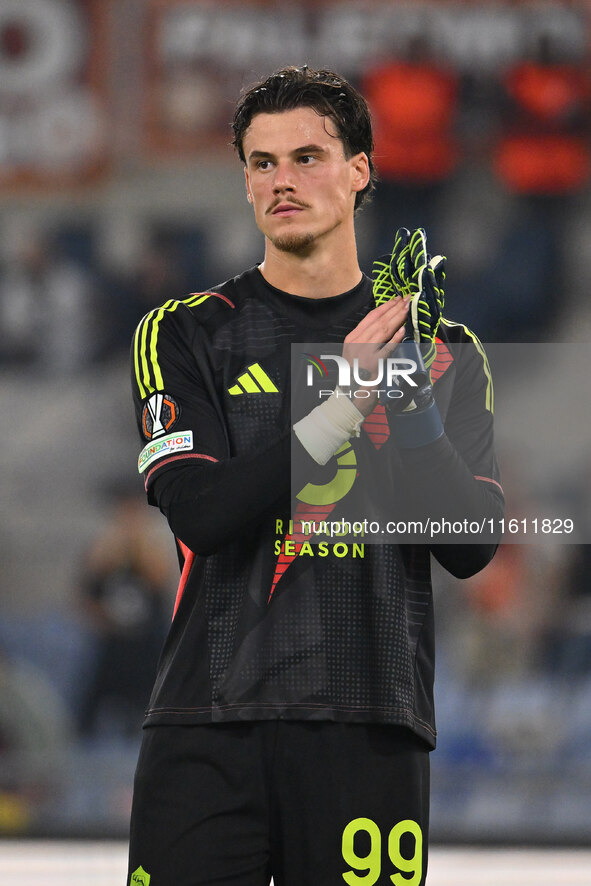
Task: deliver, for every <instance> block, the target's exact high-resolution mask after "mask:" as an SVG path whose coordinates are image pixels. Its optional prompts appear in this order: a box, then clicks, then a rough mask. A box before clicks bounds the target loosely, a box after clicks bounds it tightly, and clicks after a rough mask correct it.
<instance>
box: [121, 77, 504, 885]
mask: <svg viewBox="0 0 591 886" xmlns="http://www.w3.org/2000/svg"><path fill="white" fill-rule="evenodd" d="M233 126H234V135H235V142H234V143H235V146H236V148H237V151H238V154H239V156H240V158H241V159H242V161H243V162H244V168H245V176H246V193H247V199H248V200H249V202H250V203H251V204H252V206H253V210H254V215H255V219H256V222H257V224H258V226H259V228H260V229H261V231H262V233H263V234H264V236H265V254H264V260H263V261H262V263H261V264H260V265H258V266H257V267H254V268H251V269H250V270H248V271H246V272H245V273H244V274H242V275H240V276H239V277H236V278H235V279H233V280H230V281H228V282H226V283H224V284H223V285H220V286H216V287H215V288H214V290H212V291H210V292H206V293H197V294H194V295H193V296H191V297H190V298H188V299H186V300H185V301H183V302H180V301H174V300H173V301H170V302H168V303H166V304H165V305H164V306H163V307H162V308H160V309H158V310H155V311H152V312H151V313H149V314H148V315H147V316H146V317H145V318H144V319H143V320H142V322H141V323H140V325H139V327H138V330H137V333H136V336H135V339H134V345H133V360H132V363H133V373H132V375H133V386H134V395H135V402H136V411H137V417H138V423H139V428H140V433H141V435H142V440H143V442H144V444H145V445H144V449H143V450H142V453H141V455H140V460H139V469H140V472H141V473H142V474H143V476H144V478H145V482H146V489H147V493H148V499H149V501H150V503H151V504H153V505H156V506H158V507H159V508H160V509H161V511H162V512H163V514H165V516H166V517H167V519H168V521H169V524H170V527H171V529H172V531H173V533H174V535H175V537H176V540H177V546H178V549H179V556H180V561H181V569H182V575H181V581H180V586H179V592H178V595H177V603H176V607H175V615H174V619H173V622H172V626H171V629H170V633H169V636H168V639H167V642H166V645H165V648H164V651H163V655H162V658H161V661H160V666H159V671H158V676H157V680H156V685H155V687H154V691H153V694H152V698H151V701H150V706H149V709H148V712H147V716H146V721H145V727H146V729H145V733H144V740H143V745H142V750H141V754H140V759H139V762H138V769H137V773H136V782H135V794H134V806H133V813H132V822H131V848H130V868H129V882H130V883H144V884H147V883H148V882H149V883H150V884H151V886H160V884H166V886H170V884H173V883H174V884H175V886H197V884H213V883H215V884H219V886H222V884H233V886H242V884H244V886H258V884H261V886H263V884H268V883H269V881H270V878H271V877H273V879H274V882H275V886H296V884H297V886H317V884H338V883H343V882H347V883H349V884H356V883H365V884H367V886H372V884H374V883H391V882H394V883H396V884H398V886H403V884H405V883H411V884H413V886H420V884H423V883H424V882H425V876H426V862H427V849H426V845H427V829H428V791H429V751H430V750H431V749H432V748H433V747H434V743H435V725H434V717H433V699H432V683H433V624H432V604H431V584H430V573H429V558H430V553H431V552H432V553H434V555H435V556H436V557H437V558H438V559H439V560H440V562H441V563H442V564H443V565H444V566H446V567H447V568H448V569H450V570H451V571H452V572H453V573H454V574H457V575H469V574H471V573H473V572H475V571H477V570H478V569H480V568H482V567H483V566H484V565H485V564H486V562H488V560H489V559H490V557H491V556H492V554H493V552H494V549H495V545H494V544H493V543H490V544H488V543H486V544H485V543H480V544H473V545H437V546H435V545H433V546H432V547H431V548H429V546H428V545H427V544H404V545H402V544H396V543H391V544H379V545H376V544H371V545H369V544H368V545H365V546H363V545H342V544H341V545H338V546H337V545H333V546H331V545H327V544H325V545H321V544H315V543H314V542H313V541H312V542H310V541H309V540H302V536H301V535H299V536H298V533H297V529H294V528H293V526H292V524H291V523H290V516H292V514H293V509H292V507H291V500H290V459H291V457H292V453H293V454H294V456H297V458H296V462H297V464H298V468H297V471H298V472H299V474H300V475H301V480H302V481H303V482H306V481H307V480H310V481H311V482H312V481H313V485H315V486H321V487H322V486H323V485H324V486H326V485H329V484H330V483H331V482H333V481H332V479H331V478H334V477H335V476H336V475H335V463H336V462H338V459H340V458H341V456H340V455H338V456H337V458H335V453H340V452H341V447H342V446H343V445H345V446H347V447H350V446H351V443H350V441H353V443H352V450H351V451H353V452H354V453H357V455H354V456H353V458H355V459H358V461H356V462H355V463H356V464H358V470H356V471H354V474H355V476H356V475H357V474H359V475H361V474H363V473H365V475H369V473H370V471H371V466H372V464H373V463H374V462H375V464H376V465H377V464H379V466H380V468H379V469H380V471H381V472H383V473H382V474H381V475H380V476H381V477H383V484H382V485H384V486H385V487H386V488H387V489H388V490H391V495H392V496H398V493H399V492H400V494H401V495H402V494H403V492H402V491H403V490H405V491H404V496H405V498H406V500H409V501H411V500H412V495H411V497H410V498H409V496H408V489H409V488H410V489H411V490H412V491H413V494H414V493H416V494H417V495H419V496H420V497H423V496H424V495H426V496H427V499H428V497H429V495H430V490H431V489H435V490H436V492H437V495H438V496H443V497H444V498H445V497H447V499H448V500H449V499H450V498H453V500H454V501H455V502H459V503H460V504H461V506H462V507H464V506H465V508H467V509H468V510H469V511H470V512H474V513H476V512H478V513H479V514H482V515H483V516H486V517H489V518H490V519H494V518H495V517H496V515H498V514H499V513H500V512H501V509H502V492H501V491H500V487H499V486H498V482H497V479H496V465H495V459H494V455H493V452H492V417H491V411H490V399H488V400H487V395H489V394H490V386H489V378H488V377H487V375H486V364H485V357H484V356H483V352H482V349H481V346H480V345H479V343H477V342H476V340H474V339H473V337H471V334H470V333H468V332H467V331H466V330H464V328H463V327H459V326H457V325H455V324H451V325H450V326H449V327H448V326H445V327H443V326H442V328H441V331H440V334H439V338H440V339H442V340H444V341H451V340H454V341H461V342H464V343H465V347H466V348H468V352H467V353H466V356H465V357H462V358H461V359H458V360H456V361H455V363H454V361H453V359H452V356H451V351H449V349H448V351H447V353H448V355H449V357H450V365H451V364H453V365H451V368H450V369H449V370H448V371H447V372H445V373H443V375H442V378H441V379H440V381H439V382H438V384H437V385H435V389H437V388H438V387H439V388H440V390H441V392H442V393H441V396H440V397H439V401H440V402H438V403H435V401H434V400H433V397H432V394H431V388H430V386H429V385H425V384H424V378H425V374H424V373H423V376H422V379H423V381H422V382H421V383H420V384H418V385H416V387H417V388H419V389H420V393H421V397H419V396H418V395H415V396H414V399H413V400H412V402H410V403H408V398H406V400H405V412H401V411H400V410H398V412H397V411H396V410H395V409H394V408H392V410H391V412H392V415H391V417H388V419H387V421H388V424H386V423H385V421H384V423H383V424H382V437H381V443H383V445H381V443H380V444H377V443H376V442H375V439H374V440H372V439H371V436H370V434H369V433H366V431H365V428H364V422H365V421H366V419H367V417H368V416H369V417H370V419H371V417H374V416H375V415H376V414H378V412H379V411H381V413H382V414H383V417H384V419H385V418H386V413H385V412H384V406H383V404H381V403H378V398H377V395H376V394H375V393H372V392H371V390H370V392H369V396H365V397H357V396H356V394H357V393H358V392H359V390H360V387H359V386H357V383H355V384H353V385H352V386H351V388H350V389H349V390H340V389H335V393H334V394H333V395H332V396H331V397H330V398H329V399H328V400H326V401H325V402H323V403H322V404H321V405H319V406H316V407H314V408H313V409H311V410H310V411H309V412H308V413H306V414H303V415H302V416H301V417H300V416H298V420H297V421H296V422H295V427H294V428H292V427H291V417H290V409H289V390H290V348H289V346H290V344H291V343H293V342H311V343H314V342H317V343H324V342H328V343H333V345H337V344H339V343H341V345H342V356H344V357H345V358H346V360H347V361H348V363H349V365H354V361H355V359H357V361H358V365H357V368H358V370H359V373H361V374H363V373H375V371H376V368H377V367H378V366H379V361H380V360H384V359H386V358H387V357H388V356H389V355H391V354H392V353H394V352H395V349H396V348H397V347H398V346H399V345H400V343H401V342H402V340H403V338H405V337H408V332H409V330H411V331H412V330H414V332H417V330H418V328H419V325H420V324H419V321H420V318H421V317H423V314H424V316H425V317H426V318H427V325H429V324H430V322H431V320H430V313H429V312H430V311H431V312H432V313H433V315H435V314H436V313H437V312H438V305H439V307H440V303H439V302H438V301H437V299H435V300H433V298H431V299H430V300H429V299H428V298H426V296H425V293H426V292H427V290H429V292H430V293H431V296H432V295H433V292H437V293H439V294H440V289H439V288H438V283H440V282H441V275H440V276H439V277H436V275H435V271H434V270H433V269H432V268H431V269H427V264H426V255H425V250H424V248H423V249H422V252H421V248H418V247H417V243H418V244H419V247H420V246H421V243H422V245H423V247H424V238H423V239H421V236H422V235H421V236H419V237H418V238H417V236H415V235H413V238H411V240H412V243H413V244H414V246H413V248H414V252H413V253H412V255H411V252H409V250H410V248H411V243H410V242H407V239H408V238H405V237H404V236H403V237H402V238H400V237H399V238H398V240H397V244H398V247H397V248H398V254H397V265H396V268H397V270H396V269H395V272H394V276H395V277H396V280H398V282H399V283H400V284H401V285H403V284H404V283H405V282H406V283H408V285H409V286H410V288H411V289H412V286H413V285H414V284H416V282H417V281H419V283H418V287H417V285H415V289H416V292H415V298H414V301H413V300H412V299H409V298H403V297H395V298H391V299H386V300H384V301H383V303H382V304H380V305H379V306H378V307H375V300H374V295H373V292H372V284H371V281H370V280H369V279H368V278H367V277H365V276H364V275H363V274H362V273H361V270H360V268H359V264H358V261H357V251H356V244H355V230H354V213H355V209H356V208H357V207H358V206H359V205H360V204H361V203H362V202H363V200H364V198H365V197H366V196H367V194H368V193H369V191H370V190H371V188H372V187H373V178H374V176H373V164H372V160H371V149H372V136H371V124H370V117H369V113H368V109H367V105H366V103H365V101H364V100H363V98H362V97H361V96H360V95H359V93H357V92H356V90H354V89H353V88H352V87H351V86H350V85H349V84H348V83H347V82H346V81H344V80H342V79H341V78H340V77H338V76H337V75H336V74H333V73H331V72H326V71H320V72H316V71H312V70H309V69H308V68H307V67H304V68H301V69H296V68H289V69H286V70H284V71H280V72H278V73H276V74H274V75H272V76H271V77H269V78H268V79H267V80H265V81H264V82H262V83H260V84H258V85H257V86H255V87H253V88H252V89H251V90H249V91H248V92H247V93H246V94H245V95H243V96H242V98H241V100H240V102H239V105H238V107H237V109H236V113H235V116H234V123H233ZM411 251H412V250H411ZM419 254H420V255H422V256H424V258H425V262H424V263H423V264H421V261H422V259H421V258H420V255H419ZM405 261H406V265H405ZM413 263H414V264H413ZM415 265H417V267H418V268H419V270H420V273H418V274H416V273H415V270H417V268H416V267H415ZM406 266H408V269H407V274H408V275H409V279H408V280H407V279H406V277H405V271H404V268H405V267H406ZM430 267H431V266H430ZM388 273H389V272H388ZM410 277H412V279H410ZM388 280H389V281H390V282H392V284H394V282H396V281H395V280H394V277H389V278H388ZM423 280H424V282H425V287H424V289H423V288H422V281H423ZM413 281H414V282H413ZM427 284H429V285H427ZM419 297H420V299H422V301H420V303H419V302H418V301H417V298H419ZM380 300H381V299H380ZM409 304H412V305H413V307H411V308H410V309H409ZM417 305H419V309H420V311H423V314H421V313H417V310H415V309H416V308H417ZM424 312H426V313H424ZM439 320H440V317H439V316H438V317H436V318H435V317H434V321H435V322H434V324H433V328H437V326H438V324H439ZM416 337H419V338H420V336H418V335H417V336H416ZM475 342H476V343H475ZM431 344H433V341H431ZM417 359H418V361H419V362H420V359H419V358H417ZM456 363H457V364H458V365H456ZM419 376H420V373H418V374H417V377H419ZM364 377H369V376H364ZM371 377H372V378H373V377H374V375H372V376H371ZM458 387H459V388H460V389H461V391H460V393H462V394H463V395H465V397H466V399H467V400H468V402H469V403H470V410H471V411H470V413H469V419H470V420H469V421H468V422H466V421H463V420H462V415H463V413H462V410H461V409H460V404H459V394H458V395H456V394H457V391H456V389H457V388H458ZM365 393H367V391H366V392H365ZM442 415H443V417H442ZM444 420H445V428H446V430H445V431H444V424H443V422H444ZM390 425H391V427H392V433H389V431H390ZM384 437H385V438H386V440H385V442H383V439H384ZM367 466H369V468H368V467H367ZM366 468H367V469H366ZM337 475H338V471H337ZM349 476H352V475H351V474H349ZM353 485H356V484H355V483H354V484H353ZM357 485H358V484H357ZM297 489H301V484H299V483H298V484H297ZM296 491H297V490H296ZM304 497H305V496H304ZM400 500H402V499H400V498H397V501H400ZM409 874H410V877H409ZM390 878H392V879H390Z"/></svg>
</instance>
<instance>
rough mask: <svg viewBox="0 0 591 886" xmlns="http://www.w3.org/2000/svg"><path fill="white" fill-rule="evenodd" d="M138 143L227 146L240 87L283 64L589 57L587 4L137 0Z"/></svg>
mask: <svg viewBox="0 0 591 886" xmlns="http://www.w3.org/2000/svg"><path fill="white" fill-rule="evenodd" d="M145 4H146V5H145V6H144V10H145V13H146V23H145V24H146V27H145V29H144V34H145V37H144V40H145V43H144V64H145V69H144V83H145V87H146V91H145V104H144V125H143V130H144V143H145V145H146V148H147V150H148V153H152V154H153V155H154V154H156V155H157V154H159V153H160V154H164V155H165V156H169V157H170V156H171V155H183V154H184V153H188V152H191V151H194V150H195V149H199V148H200V147H221V146H224V145H226V146H227V145H228V142H229V141H230V136H231V133H230V128H229V125H228V124H229V120H230V118H231V114H232V109H233V106H234V102H235V100H236V96H237V95H238V93H239V91H240V88H241V87H243V86H248V85H249V84H251V83H253V82H255V81H257V80H258V79H259V78H260V77H262V76H265V75H267V74H268V73H270V72H271V71H273V70H276V69H279V68H281V67H284V66H286V65H290V64H293V65H302V64H309V65H310V66H311V67H317V68H318V67H321V68H329V69H332V70H336V71H338V72H339V73H341V74H343V75H344V76H346V77H348V78H350V79H352V80H353V82H359V81H360V79H361V78H362V76H363V74H364V72H365V71H366V70H367V68H368V66H370V65H375V64H379V63H381V62H384V61H386V60H387V59H389V58H392V57H395V56H397V55H404V54H405V53H407V52H408V51H409V48H410V47H411V46H412V45H413V42H415V41H416V39H417V38H419V37H420V38H421V40H422V41H424V42H425V44H426V45H427V46H428V48H429V50H430V51H431V52H433V53H434V54H435V56H436V57H438V58H439V59H441V60H443V61H444V62H447V63H448V64H449V65H451V66H453V67H454V68H456V69H457V70H458V71H467V72H469V71H471V70H472V71H476V72H479V73H480V74H482V73H485V74H488V75H490V74H494V73H495V72H497V71H499V70H501V69H502V68H503V66H504V65H507V64H509V63H511V62H513V61H515V60H516V59H519V58H522V57H524V56H525V55H527V54H528V52H530V51H531V50H532V47H533V46H534V44H535V42H536V40H539V39H540V38H541V37H542V36H543V35H547V34H550V35H551V36H552V38H553V39H554V40H555V41H556V42H557V43H558V44H559V45H560V47H561V48H562V49H563V50H564V52H565V53H566V55H567V56H569V57H571V58H575V59H581V58H582V57H583V56H584V55H585V53H586V52H587V50H588V41H589V38H588V26H587V11H586V5H585V4H583V3H577V2H572V3H571V2H569V3H565V2H563V0H548V2H547V3H544V4H540V3H539V2H535V0H532V2H530V0H524V2H523V3H517V4H515V3H508V2H507V3H503V2H490V0H489V2H480V3H479V2H474V3H469V4H466V3H457V2H447V0H424V2H422V0H421V2H419V0H412V2H411V0H361V2H360V0H355V2H349V0H341V2H338V0H315V2H312V0H305V2H293V3H285V2H283V3H281V2H272V0H267V2H265V0H218V2H212V0H145Z"/></svg>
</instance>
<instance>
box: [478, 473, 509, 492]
mask: <svg viewBox="0 0 591 886" xmlns="http://www.w3.org/2000/svg"><path fill="white" fill-rule="evenodd" d="M474 479H475V480H482V482H483V483H492V484H493V486H498V487H499V489H500V490H501V492H503V487H502V486H501V484H500V483H497V481H496V480H493V479H492V477H477V476H476V474H475V475H474ZM504 494H505V493H504V492H503V495H504Z"/></svg>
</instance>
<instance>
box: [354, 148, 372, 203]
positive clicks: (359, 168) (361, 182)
mask: <svg viewBox="0 0 591 886" xmlns="http://www.w3.org/2000/svg"><path fill="white" fill-rule="evenodd" d="M350 163H351V187H352V189H353V191H355V192H356V193H359V191H362V190H363V189H364V187H365V186H366V185H367V183H368V182H369V160H368V158H367V154H366V153H365V152H364V151H361V153H360V154H355V155H354V156H353V157H351V160H350Z"/></svg>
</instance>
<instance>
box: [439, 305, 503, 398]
mask: <svg viewBox="0 0 591 886" xmlns="http://www.w3.org/2000/svg"><path fill="white" fill-rule="evenodd" d="M441 322H442V323H443V324H444V325H445V326H461V327H462V329H463V330H464V332H465V333H466V335H467V336H468V338H471V339H472V341H473V342H474V345H475V347H476V350H477V351H478V353H479V354H480V356H481V357H482V367H483V369H484V374H485V375H486V378H487V383H486V401H485V405H486V408H487V409H488V411H489V412H493V413H494V411H495V409H494V406H495V393H494V387H493V380H492V373H491V371H490V364H489V362H488V357H487V356H486V351H485V350H484V347H483V346H482V342H481V341H480V339H479V338H478V336H477V335H475V333H473V332H472V330H471V329H469V328H468V327H467V326H465V325H464V324H463V323H455V322H454V321H453V320H446V319H445V317H442V318H441ZM451 344H452V346H453V342H452V343H451Z"/></svg>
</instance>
